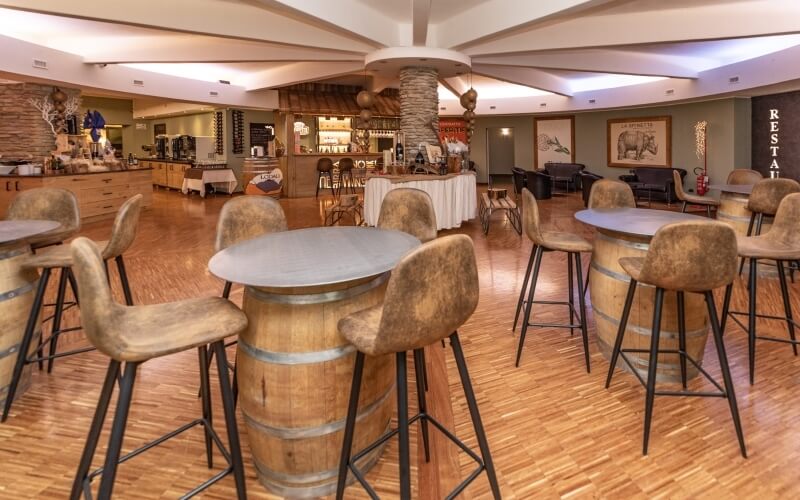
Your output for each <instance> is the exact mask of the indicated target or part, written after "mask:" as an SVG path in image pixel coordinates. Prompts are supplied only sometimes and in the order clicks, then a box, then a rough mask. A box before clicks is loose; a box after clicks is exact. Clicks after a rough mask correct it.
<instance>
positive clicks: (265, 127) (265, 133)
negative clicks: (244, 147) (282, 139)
mask: <svg viewBox="0 0 800 500" xmlns="http://www.w3.org/2000/svg"><path fill="white" fill-rule="evenodd" d="M273 139H275V124H274V123H255V122H251V123H250V146H251V147H252V146H264V150H266V149H267V146H268V143H269V142H270V141H272V140H273Z"/></svg>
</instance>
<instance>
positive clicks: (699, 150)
mask: <svg viewBox="0 0 800 500" xmlns="http://www.w3.org/2000/svg"><path fill="white" fill-rule="evenodd" d="M707 126H708V122H707V121H705V120H703V121H701V122H697V123H695V125H694V148H695V149H694V150H695V154H696V155H697V158H698V159H699V158H702V157H703V156H705V154H706V127H707Z"/></svg>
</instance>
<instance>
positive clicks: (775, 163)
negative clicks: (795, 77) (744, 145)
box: [735, 92, 800, 180]
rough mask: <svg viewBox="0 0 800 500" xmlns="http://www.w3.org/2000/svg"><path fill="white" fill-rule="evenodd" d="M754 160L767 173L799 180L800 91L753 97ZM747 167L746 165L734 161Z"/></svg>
mask: <svg viewBox="0 0 800 500" xmlns="http://www.w3.org/2000/svg"><path fill="white" fill-rule="evenodd" d="M750 102H751V103H752V113H753V122H752V141H753V143H752V144H753V146H752V155H753V157H752V164H751V165H750V167H751V168H752V169H753V170H758V171H759V172H761V174H762V175H763V176H764V177H773V178H775V177H786V178H789V179H795V180H800V163H798V161H797V158H798V157H800V92H785V93H782V94H772V95H762V96H757V97H753V98H752V99H751V100H750ZM735 167H736V168H747V166H746V165H735Z"/></svg>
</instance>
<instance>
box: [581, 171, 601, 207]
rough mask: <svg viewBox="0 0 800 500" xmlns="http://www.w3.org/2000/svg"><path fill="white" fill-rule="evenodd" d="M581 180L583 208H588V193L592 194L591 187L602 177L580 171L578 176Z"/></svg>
mask: <svg viewBox="0 0 800 500" xmlns="http://www.w3.org/2000/svg"><path fill="white" fill-rule="evenodd" d="M578 175H579V176H580V179H581V191H582V193H581V194H582V195H583V206H584V207H588V206H589V193H591V192H592V185H594V181H596V180H598V179H602V178H603V176H602V175H597V174H593V173H592V172H585V171H581V172H580V173H579V174H578Z"/></svg>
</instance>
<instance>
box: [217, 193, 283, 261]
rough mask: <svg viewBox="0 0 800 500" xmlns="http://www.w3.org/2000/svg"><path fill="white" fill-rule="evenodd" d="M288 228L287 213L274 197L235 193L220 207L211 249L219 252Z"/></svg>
mask: <svg viewBox="0 0 800 500" xmlns="http://www.w3.org/2000/svg"><path fill="white" fill-rule="evenodd" d="M287 227H288V226H287V225H286V215H285V214H284V213H283V208H281V204H280V203H279V202H278V201H277V200H274V199H272V198H270V197H269V196H259V195H245V196H238V197H236V198H233V199H232V200H228V201H227V202H225V204H224V205H223V206H222V211H221V212H220V214H219V220H218V221H217V238H216V241H215V242H214V250H215V251H216V252H219V251H220V250H223V249H225V248H228V247H229V246H231V245H234V244H236V243H239V242H241V241H245V240H251V239H253V238H257V237H259V236H261V235H264V234H267V233H276V232H279V231H286V229H287Z"/></svg>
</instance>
